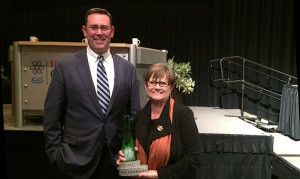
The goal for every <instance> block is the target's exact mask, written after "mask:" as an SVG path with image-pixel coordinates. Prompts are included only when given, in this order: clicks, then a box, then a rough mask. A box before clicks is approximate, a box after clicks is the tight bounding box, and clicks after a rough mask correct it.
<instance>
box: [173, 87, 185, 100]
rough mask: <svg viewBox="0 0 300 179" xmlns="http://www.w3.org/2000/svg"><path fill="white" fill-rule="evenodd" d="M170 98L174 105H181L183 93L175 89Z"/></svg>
mask: <svg viewBox="0 0 300 179" xmlns="http://www.w3.org/2000/svg"><path fill="white" fill-rule="evenodd" d="M171 97H172V98H173V99H174V101H175V102H176V103H181V104H182V102H183V93H182V92H181V91H179V90H178V89H177V88H174V89H173V90H172V93H171Z"/></svg>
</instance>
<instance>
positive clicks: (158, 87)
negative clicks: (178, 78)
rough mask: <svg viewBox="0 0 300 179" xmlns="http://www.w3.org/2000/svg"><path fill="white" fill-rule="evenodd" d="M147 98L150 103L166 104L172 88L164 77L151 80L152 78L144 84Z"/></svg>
mask: <svg viewBox="0 0 300 179" xmlns="http://www.w3.org/2000/svg"><path fill="white" fill-rule="evenodd" d="M145 88H146V92H147V95H148V97H149V98H150V100H151V101H156V102H166V101H167V100H168V98H169V96H170V94H171V92H172V89H173V86H170V85H169V81H168V80H167V79H166V75H165V76H163V77H162V78H161V79H156V80H154V79H153V76H151V78H150V79H149V81H148V82H146V83H145Z"/></svg>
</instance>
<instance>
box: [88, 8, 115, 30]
mask: <svg viewBox="0 0 300 179" xmlns="http://www.w3.org/2000/svg"><path fill="white" fill-rule="evenodd" d="M91 14H104V15H107V16H108V17H109V20H110V25H111V26H112V24H113V23H112V16H111V14H110V13H109V12H108V11H107V10H106V9H102V8H92V9H89V10H88V11H86V14H85V25H87V22H88V16H89V15H91Z"/></svg>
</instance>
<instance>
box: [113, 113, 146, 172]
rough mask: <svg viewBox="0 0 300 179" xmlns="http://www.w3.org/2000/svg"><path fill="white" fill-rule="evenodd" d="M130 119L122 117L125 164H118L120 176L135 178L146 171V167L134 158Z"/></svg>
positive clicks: (127, 116)
mask: <svg viewBox="0 0 300 179" xmlns="http://www.w3.org/2000/svg"><path fill="white" fill-rule="evenodd" d="M132 122H133V121H132V119H131V117H130V116H129V115H125V116H124V117H123V146H122V150H123V153H124V158H125V159H126V162H120V166H119V175H120V176H137V175H138V174H139V173H141V172H147V171H148V165H141V162H140V161H139V160H136V156H135V144H134V138H133V135H132V127H133V126H132Z"/></svg>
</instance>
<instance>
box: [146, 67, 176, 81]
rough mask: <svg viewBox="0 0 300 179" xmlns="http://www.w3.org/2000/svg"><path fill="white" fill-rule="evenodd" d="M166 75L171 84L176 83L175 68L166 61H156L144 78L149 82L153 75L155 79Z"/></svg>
mask: <svg viewBox="0 0 300 179" xmlns="http://www.w3.org/2000/svg"><path fill="white" fill-rule="evenodd" d="M165 75H166V79H167V80H168V83H169V85H170V86H172V85H173V84H174V81H175V74H174V72H173V70H172V69H171V68H170V67H168V66H167V65H166V64H164V63H156V64H153V65H151V66H150V67H149V68H148V70H147V71H146V73H145V76H144V80H145V82H146V83H147V82H148V81H149V80H150V78H151V77H152V76H153V79H154V80H157V79H161V78H163V77H164V76H165Z"/></svg>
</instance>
